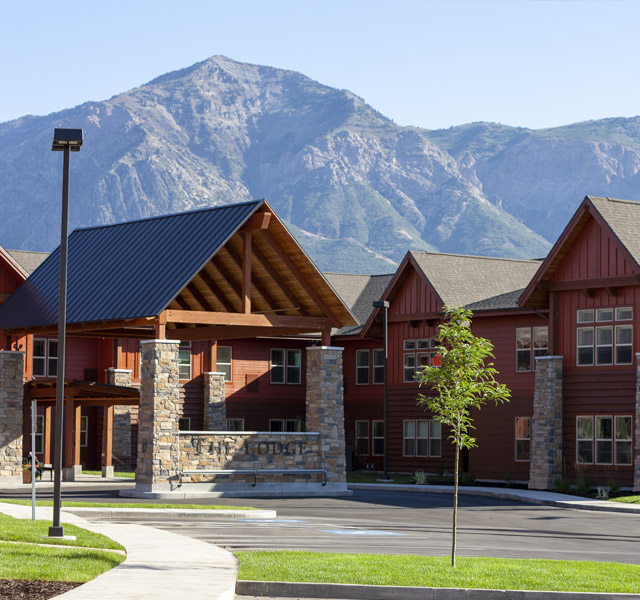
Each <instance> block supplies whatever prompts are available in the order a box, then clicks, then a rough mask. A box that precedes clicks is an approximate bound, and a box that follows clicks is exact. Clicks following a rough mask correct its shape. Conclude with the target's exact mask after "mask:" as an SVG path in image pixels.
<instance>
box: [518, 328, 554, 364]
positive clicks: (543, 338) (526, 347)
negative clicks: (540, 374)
mask: <svg viewBox="0 0 640 600" xmlns="http://www.w3.org/2000/svg"><path fill="white" fill-rule="evenodd" d="M548 353H549V329H548V328H547V327H516V371H519V372H524V371H531V370H535V366H536V361H535V359H536V356H546V355H547V354H548Z"/></svg>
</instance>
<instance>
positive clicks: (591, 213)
mask: <svg viewBox="0 0 640 600" xmlns="http://www.w3.org/2000/svg"><path fill="white" fill-rule="evenodd" d="M592 217H593V218H594V219H596V221H597V222H598V223H599V224H600V225H601V226H604V227H608V228H609V229H610V230H611V232H612V233H613V235H614V236H615V237H617V238H618V240H619V241H620V243H621V244H622V246H623V247H624V248H625V249H626V250H627V252H628V253H629V255H630V256H631V258H632V260H634V261H635V262H636V265H637V266H638V267H639V268H640V237H639V236H638V232H640V202H636V201H633V200H620V199H618V198H605V197H599V196H585V198H584V200H583V201H582V203H581V204H580V206H579V207H578V209H577V210H576V212H575V213H574V215H573V217H571V220H570V221H569V223H568V224H567V226H566V227H565V228H564V231H563V232H562V233H561V234H560V237H559V238H558V239H557V241H556V243H555V244H554V245H553V247H552V248H551V250H550V251H549V254H548V255H547V257H546V258H545V260H544V262H543V263H542V265H541V266H540V270H539V271H538V273H536V276H535V277H534V279H532V280H531V282H529V285H527V287H526V289H525V290H524V292H523V294H522V296H521V297H520V300H519V302H518V303H519V305H520V306H522V307H524V306H527V307H530V306H541V305H544V304H546V303H547V292H545V291H544V290H542V289H541V286H540V283H541V282H543V281H548V280H550V279H551V277H552V276H553V274H554V273H555V271H556V269H557V268H558V267H559V265H560V264H561V263H562V261H563V259H564V257H565V256H566V255H567V253H568V252H569V250H570V249H571V246H572V245H573V243H574V242H575V240H576V238H577V237H578V236H579V235H580V233H581V232H582V230H583V229H584V228H585V227H586V225H587V223H588V222H589V219H591V218H592Z"/></svg>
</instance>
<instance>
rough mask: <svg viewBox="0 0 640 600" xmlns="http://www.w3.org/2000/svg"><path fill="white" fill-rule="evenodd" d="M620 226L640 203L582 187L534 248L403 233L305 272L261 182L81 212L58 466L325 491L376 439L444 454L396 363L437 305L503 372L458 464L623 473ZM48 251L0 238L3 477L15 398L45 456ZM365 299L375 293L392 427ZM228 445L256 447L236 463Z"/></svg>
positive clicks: (546, 479)
mask: <svg viewBox="0 0 640 600" xmlns="http://www.w3.org/2000/svg"><path fill="white" fill-rule="evenodd" d="M638 231H640V203H638V202H631V201H624V200H616V199H610V198H597V197H586V198H585V199H584V201H583V202H582V203H581V205H580V207H579V208H578V210H577V211H576V213H575V215H574V216H573V218H572V219H571V221H570V222H569V224H568V225H567V227H566V228H565V230H564V232H563V233H562V235H561V236H560V238H559V239H558V241H557V242H556V243H555V245H554V246H553V248H552V249H551V251H550V253H549V254H548V256H547V257H546V258H544V259H539V260H513V259H499V258H487V257H479V256H462V255H453V254H438V253H429V252H416V251H410V252H408V253H407V255H406V256H405V258H404V260H403V261H402V263H401V264H400V266H399V267H398V269H397V270H396V271H395V273H392V274H388V275H374V276H366V275H347V274H331V273H329V274H321V273H319V272H318V271H317V269H316V268H315V266H314V265H313V263H312V262H311V261H310V260H309V258H308V257H307V256H306V254H305V253H304V252H303V251H302V250H301V249H300V247H299V246H298V245H297V243H296V241H295V240H294V239H293V238H292V236H291V235H290V234H289V233H288V231H287V230H286V229H285V227H284V226H283V225H282V223H281V222H280V221H279V219H278V218H277V216H276V215H275V213H274V212H273V210H272V209H271V208H270V207H269V205H268V204H267V203H266V202H264V201H256V202H249V203H243V204H238V205H232V206H227V207H219V208H212V209H205V210H200V211H193V212H190V213H181V214H179V215H171V216H168V217H157V218H153V219H146V220H142V221H135V222H131V223H123V224H119V225H111V226H105V227H96V228H87V229H80V230H77V231H75V232H74V233H73V234H72V235H71V236H70V239H69V303H68V306H69V308H68V318H67V320H68V327H67V332H68V334H67V335H68V336H69V337H68V343H67V358H66V381H65V392H64V395H65V399H66V400H65V404H66V409H65V420H64V425H65V432H66V433H65V453H64V459H63V463H64V466H65V477H66V478H73V476H74V473H76V474H77V472H78V470H79V469H81V468H82V467H84V468H96V469H100V468H102V469H103V471H104V472H105V473H109V472H110V471H111V470H113V467H114V466H115V467H116V468H132V467H133V468H136V481H137V483H136V487H137V488H139V491H140V492H141V493H150V492H153V491H154V490H159V489H165V488H164V487H163V486H167V485H168V486H170V487H171V489H174V487H175V481H177V480H179V485H180V486H182V487H183V489H187V488H186V487H185V486H188V485H197V484H202V483H208V484H211V486H212V487H210V488H209V489H215V485H214V483H215V475H213V474H212V471H215V470H216V469H219V470H220V473H223V472H224V477H223V479H225V478H226V479H228V478H229V477H231V478H233V477H234V476H235V475H236V474H240V477H239V478H240V479H242V478H243V475H242V473H244V474H245V475H246V477H245V479H244V483H247V482H250V483H251V485H253V486H255V485H256V482H257V481H258V476H259V475H260V474H262V475H264V472H265V471H266V470H268V469H271V473H268V474H269V475H273V474H276V473H277V474H278V476H283V477H284V478H280V479H278V478H277V477H275V476H274V480H273V481H269V482H267V481H266V480H265V483H264V485H273V486H274V489H275V488H276V487H277V486H281V485H282V484H283V482H284V483H286V482H291V483H293V484H304V485H306V484H307V483H308V484H309V485H316V484H318V485H320V479H323V480H322V484H321V485H322V486H323V489H333V491H334V492H339V491H340V490H343V489H345V488H344V471H345V469H347V470H350V469H377V470H379V469H380V468H381V467H382V457H383V454H384V451H385V444H388V448H387V451H388V461H389V469H390V470H391V471H401V472H414V471H417V470H423V471H426V472H432V473H435V472H438V471H442V470H449V471H451V470H452V468H453V448H452V446H451V444H450V442H449V441H448V439H447V436H448V434H447V431H446V430H445V429H444V428H443V427H442V426H441V425H440V423H439V422H438V421H437V420H435V419H433V418H432V415H430V414H429V413H428V412H425V410H424V409H423V408H420V407H418V406H417V405H416V397H417V394H418V393H419V392H421V393H423V394H428V393H430V392H429V390H428V389H425V388H422V389H420V388H418V386H417V384H416V382H415V381H414V375H415V373H416V371H417V370H418V369H420V367H422V366H425V365H437V364H438V361H439V358H438V354H437V351H436V350H435V347H436V346H437V326H438V324H439V323H440V322H442V310H443V306H444V305H448V306H466V307H468V308H469V309H471V310H472V311H473V313H474V319H473V325H472V327H473V331H474V333H475V334H476V335H480V336H482V337H486V338H489V339H490V340H491V341H492V342H493V344H494V354H495V361H494V362H495V367H496V368H497V370H498V371H499V376H498V379H499V381H500V382H502V383H504V384H506V385H507V387H508V388H509V389H510V390H511V401H510V402H509V403H508V404H503V405H500V406H497V407H494V406H486V407H485V408H483V409H482V410H481V411H479V412H477V413H476V414H474V425H475V427H476V429H475V432H474V435H475V437H476V438H477V447H476V448H473V449H472V450H471V451H470V452H468V453H465V456H464V469H465V470H466V471H468V472H470V473H472V474H473V475H474V476H475V477H477V478H478V479H479V480H487V481H505V480H513V481H520V482H527V483H528V485H529V487H531V488H534V489H552V488H553V487H554V485H555V482H556V480H557V478H558V477H561V476H564V477H566V478H569V479H575V477H576V476H577V470H579V471H580V472H581V473H586V474H587V475H588V476H589V477H590V478H591V479H592V480H593V482H594V483H598V484H606V483H608V482H609V481H611V480H615V481H617V482H618V484H619V485H621V486H623V487H627V488H633V489H634V490H640V446H639V445H638V443H637V440H638V439H639V438H640V425H639V423H640V399H639V397H638V393H637V391H636V390H637V389H639V388H638V377H639V374H638V360H637V356H636V353H637V352H640V337H639V336H640V327H638V326H637V325H636V324H635V321H636V319H637V318H638V312H639V310H640V308H639V307H640V304H639V302H640V241H639V239H638V235H637V232H638ZM40 262H41V264H38V263H40ZM58 262H59V258H58V253H57V251H56V252H54V253H53V254H51V255H50V256H48V257H47V256H46V255H43V254H40V253H26V252H9V251H5V250H3V249H1V248H0V301H2V306H0V331H1V332H2V335H1V336H0V340H4V344H3V347H4V349H5V351H4V352H0V368H1V375H0V377H1V379H0V409H1V410H2V411H3V415H4V423H3V427H2V431H1V432H0V433H1V435H2V439H0V461H2V462H1V463H0V477H3V478H7V477H9V478H10V477H11V476H15V469H14V470H13V471H12V470H11V469H10V468H8V467H6V465H5V463H6V464H10V463H12V461H13V463H15V462H16V457H18V456H19V458H20V459H21V457H22V456H24V455H26V454H28V452H29V451H30V450H31V448H30V439H29V437H28V435H27V434H28V432H29V431H30V427H29V425H30V421H29V412H28V411H29V406H30V401H31V400H32V399H36V400H37V405H38V411H37V412H38V414H37V430H36V431H37V435H36V448H35V451H36V454H37V456H38V457H39V459H40V460H41V461H42V462H44V463H51V462H52V458H53V454H52V449H53V432H54V420H55V419H54V415H53V410H52V407H53V404H54V400H55V392H56V381H55V372H56V367H57V342H56V334H57V328H56V321H57V281H58ZM375 300H386V301H388V302H389V309H388V323H389V325H388V342H389V363H388V364H389V369H388V419H389V424H388V425H389V427H388V440H385V437H384V429H385V428H384V420H383V419H384V411H383V397H384V385H383V383H384V368H383V351H382V347H383V330H382V322H381V314H380V309H374V308H373V306H372V303H373V301H375ZM167 353H168V354H167ZM167 356H170V358H171V360H173V361H174V362H175V368H174V367H166V369H167V370H166V372H163V368H165V367H163V365H165V366H166V364H168V363H167V362H166V360H165V359H166V358H167ZM171 368H173V369H174V371H175V373H174V372H173V371H171ZM18 371H19V373H18ZM166 382H168V383H166ZM165 384H166V385H165ZM165 388H168V389H169V391H168V392H166V390H165ZM16 394H19V395H20V401H19V407H18V406H16V403H15V396H16ZM165 396H166V397H165ZM11 398H14V400H11ZM163 419H164V420H163ZM167 431H171V432H172V433H171V435H170V436H168V437H167V436H166V435H165V434H164V433H163V432H165V433H166V432H167ZM212 432H215V435H214V433H212ZM225 432H226V433H225ZM252 432H259V433H255V434H254V433H252ZM216 436H217V437H216ZM252 436H253V437H252ZM255 436H257V437H255ZM165 438H167V439H168V440H169V441H167V439H165ZM169 438H170V439H169ZM163 440H164V441H163ZM165 442H166V443H165ZM229 444H231V445H229ZM234 444H235V445H234ZM242 444H244V446H243V448H245V450H244V452H245V454H246V452H248V451H247V450H246V448H249V447H253V448H263V449H265V450H264V456H257V455H256V454H255V452H254V455H252V457H249V456H244V458H238V460H239V462H233V461H234V460H236V459H235V458H234V459H232V458H231V454H233V453H234V452H236V450H234V448H236V449H237V448H240V446H241V445H242ZM260 444H263V445H262V446H260ZM269 444H271V446H269ZM296 444H297V446H296ZM203 448H204V450H203ZM206 448H209V450H210V451H211V452H214V450H213V449H215V452H217V453H218V454H216V456H218V458H217V459H216V460H213V462H211V460H210V458H209V457H207V456H205V455H206V452H207V451H206ZM220 448H224V449H225V450H224V453H225V454H224V456H223V457H221V456H222V455H221V454H220V453H221V452H222V451H221V450H220ZM274 448H277V449H279V450H278V452H279V453H280V454H282V455H283V456H278V457H275V456H273V450H274ZM296 448H298V449H301V448H306V450H304V452H303V451H302V450H300V451H298V450H295V449H296ZM195 449H197V452H196V450H195ZM268 449H270V450H268ZM237 452H238V453H239V450H237ZM256 452H257V451H256ZM153 456H160V457H162V460H161V461H160V462H163V461H164V462H163V465H161V466H160V467H156V466H154V465H156V463H157V462H158V461H156V462H154V461H153V458H152V457H153ZM176 456H180V458H175V457H176ZM249 460H251V461H253V462H251V465H249ZM258 460H260V461H263V462H262V463H260V466H259V467H256V464H257V463H256V461H258ZM279 460H281V461H284V462H282V463H279V462H278V461H279ZM172 461H173V462H172ZM216 461H217V462H216ZM576 465H577V466H576ZM203 466H204V470H203ZM287 469H289V470H290V472H289V473H288V475H285V474H284V473H285V471H286V470H287ZM198 470H200V472H199V473H198ZM178 472H179V473H178ZM176 473H178V476H177V475H176ZM318 473H322V478H317V477H316V475H317V474H318ZM172 478H173V479H172ZM252 478H253V479H252ZM229 481H230V480H229ZM229 485H232V484H229ZM327 486H328V487H327ZM194 489H195V488H194ZM230 489H231V488H230ZM238 489H239V488H238ZM309 489H311V488H309Z"/></svg>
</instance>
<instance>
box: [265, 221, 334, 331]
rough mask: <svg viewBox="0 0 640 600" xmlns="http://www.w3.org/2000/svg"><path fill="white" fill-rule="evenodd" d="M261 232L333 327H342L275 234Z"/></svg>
mask: <svg viewBox="0 0 640 600" xmlns="http://www.w3.org/2000/svg"><path fill="white" fill-rule="evenodd" d="M262 233H263V237H264V239H265V240H267V242H269V245H270V246H271V247H272V248H273V250H274V251H275V252H276V254H277V255H278V257H279V258H280V260H282V262H284V264H285V265H286V266H287V268H288V269H289V270H290V271H291V273H292V274H293V275H294V277H295V278H296V280H297V281H298V283H300V285H301V286H302V287H303V288H304V290H305V292H307V294H309V296H311V298H312V299H313V301H314V302H315V303H316V304H317V305H318V307H319V308H320V310H321V311H322V312H323V313H324V314H325V315H327V317H328V318H329V319H330V320H331V322H332V323H333V325H334V326H335V327H342V322H341V321H340V319H338V317H336V315H335V314H334V313H333V311H332V310H331V309H330V308H329V307H328V306H327V304H326V303H325V302H324V300H322V298H320V295H319V294H318V293H317V292H316V290H315V289H314V288H313V286H312V285H311V284H310V283H309V282H308V281H307V279H306V277H305V276H304V274H303V273H302V272H301V271H300V269H299V268H298V267H297V265H296V264H295V263H294V262H293V260H291V257H290V256H289V255H288V254H287V253H286V252H285V251H284V249H283V248H282V246H281V245H280V244H279V243H278V240H276V238H275V236H274V235H273V234H272V233H271V232H270V231H269V230H268V229H267V230H265V231H263V232H262Z"/></svg>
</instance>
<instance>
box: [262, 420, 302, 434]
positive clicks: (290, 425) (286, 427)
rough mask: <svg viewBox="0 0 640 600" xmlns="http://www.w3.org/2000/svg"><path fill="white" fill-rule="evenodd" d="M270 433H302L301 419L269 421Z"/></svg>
mask: <svg viewBox="0 0 640 600" xmlns="http://www.w3.org/2000/svg"><path fill="white" fill-rule="evenodd" d="M269 431H271V432H274V433H283V432H285V431H286V432H287V433H293V432H296V431H300V419H269Z"/></svg>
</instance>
